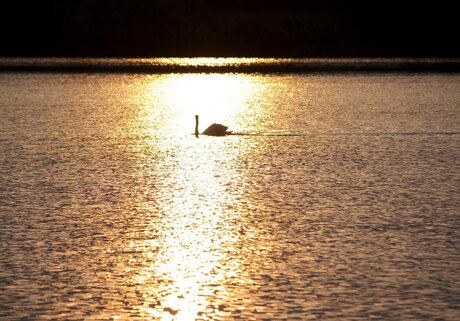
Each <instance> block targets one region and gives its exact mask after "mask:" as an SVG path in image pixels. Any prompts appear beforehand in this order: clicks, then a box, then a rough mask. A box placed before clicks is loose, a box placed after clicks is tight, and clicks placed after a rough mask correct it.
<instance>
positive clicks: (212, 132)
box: [195, 115, 232, 136]
mask: <svg viewBox="0 0 460 321" xmlns="http://www.w3.org/2000/svg"><path fill="white" fill-rule="evenodd" d="M195 119H196V126H195V135H196V136H198V135H199V133H198V115H196V116H195ZM227 129H228V126H224V125H222V124H216V123H214V124H212V125H211V126H209V127H208V128H206V130H205V131H204V132H203V133H202V134H203V135H208V136H225V135H229V134H231V133H232V132H231V131H227Z"/></svg>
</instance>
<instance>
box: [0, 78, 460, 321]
mask: <svg viewBox="0 0 460 321" xmlns="http://www.w3.org/2000/svg"><path fill="white" fill-rule="evenodd" d="M195 114H199V115H200V126H201V128H200V129H201V130H204V129H205V128H206V127H207V126H208V125H210V124H211V123H213V122H219V123H223V124H226V125H228V126H229V130H233V131H234V135H230V136H226V137H207V136H199V137H198V138H197V137H195V136H194V135H193V133H194V127H195V118H194V116H195ZM459 190H460V74H455V73H454V74H439V73H417V74H410V73H321V74H311V73H310V74H286V73H280V74H269V73H266V74H263V73H262V74H244V73H234V74H231V73H221V74H217V73H216V74H212V73H211V74H200V73H196V74H187V73H184V74H155V75H149V74H145V73H142V74H135V73H134V74H123V73H117V74H113V73H0V319H2V320H229V319H242V320H370V319H372V320H374V319H375V320H421V319H423V320H458V319H459V318H460V273H459V268H460V245H459V240H460V213H459V212H460V197H459Z"/></svg>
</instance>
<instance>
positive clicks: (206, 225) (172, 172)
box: [132, 74, 262, 320]
mask: <svg viewBox="0 0 460 321" xmlns="http://www.w3.org/2000/svg"><path fill="white" fill-rule="evenodd" d="M261 94H262V87H261V86H260V85H257V84H256V83H255V82H254V81H253V78H251V76H240V75H220V74H219V75H214V74H211V75H204V74H203V75H195V74H191V75H165V76H159V77H157V78H154V79H153V81H152V82H151V83H150V84H149V85H148V86H147V88H146V90H145V97H144V98H143V99H142V101H143V103H142V105H143V106H142V107H141V110H140V111H139V113H138V118H137V119H136V123H134V124H132V126H133V128H135V129H136V130H138V131H139V136H140V137H144V140H145V141H144V143H143V145H144V147H143V149H144V153H145V155H149V157H151V158H152V159H154V160H155V161H147V160H146V162H144V163H145V164H148V166H144V167H142V168H140V171H141V173H139V175H140V176H142V177H151V178H152V180H154V182H153V183H152V185H154V188H153V189H152V190H151V194H152V198H153V199H154V201H153V202H152V208H151V210H150V213H148V215H147V213H146V224H147V225H148V226H149V228H148V229H147V232H146V236H145V239H144V240H143V241H142V244H139V243H137V244H132V247H133V250H134V249H135V250H139V249H141V251H142V252H143V257H144V262H143V263H142V264H141V269H140V270H139V271H138V273H136V277H135V278H134V280H133V281H132V283H133V284H135V285H136V291H137V292H136V293H138V294H139V296H141V297H143V298H144V301H143V303H142V304H141V305H139V306H138V307H137V308H136V309H137V310H139V312H140V314H141V315H142V316H144V317H146V318H155V319H160V320H195V319H206V318H207V317H206V316H211V315H213V316H216V315H226V313H227V312H226V311H225V304H224V301H225V299H226V293H227V291H228V289H227V282H228V280H229V279H231V278H232V277H235V275H236V274H237V273H238V271H239V270H240V268H239V267H238V264H239V263H238V260H235V259H231V257H232V256H231V253H236V252H238V249H236V246H237V244H238V240H239V237H240V234H239V230H240V229H241V224H242V223H241V218H240V217H239V216H240V214H241V213H240V212H239V211H238V208H237V206H235V204H238V202H239V201H240V198H241V195H242V193H243V191H242V190H241V188H239V187H238V184H240V183H241V182H242V181H243V180H244V179H245V177H244V176H242V173H240V172H239V171H238V170H237V167H235V166H234V164H237V163H238V162H239V161H241V159H244V158H245V157H246V154H247V153H248V152H249V149H250V147H249V146H248V145H247V144H246V143H245V142H244V140H241V139H238V138H237V137H228V138H221V139H219V138H217V139H212V138H209V137H200V139H197V138H196V137H195V136H194V135H192V133H193V129H194V115H195V114H199V115H200V116H201V119H202V120H203V123H205V124H206V123H208V122H209V123H211V122H222V123H228V124H232V129H235V128H238V126H240V127H243V128H244V127H245V126H246V123H245V122H247V121H251V120H254V119H255V117H257V115H258V111H259V112H260V108H259V106H258V105H257V104H255V103H254V97H258V96H259V95H261ZM201 130H204V128H201ZM145 146H147V148H148V149H150V151H148V150H147V151H145V149H146V147H145ZM140 149H142V148H140ZM145 155H144V157H146V156H145ZM146 158H147V157H146ZM229 253H230V254H229ZM240 279H241V276H240ZM242 282H244V280H243V281H242Z"/></svg>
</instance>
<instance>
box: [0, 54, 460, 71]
mask: <svg viewBox="0 0 460 321" xmlns="http://www.w3.org/2000/svg"><path fill="white" fill-rule="evenodd" d="M0 72H84V73H92V72H94V73H104V72H106V73H227V72H235V73H258V72H260V73H309V72H460V58H326V59H325V58H55V57H49V58H44V57H0Z"/></svg>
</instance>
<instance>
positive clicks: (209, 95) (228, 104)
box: [145, 74, 260, 135]
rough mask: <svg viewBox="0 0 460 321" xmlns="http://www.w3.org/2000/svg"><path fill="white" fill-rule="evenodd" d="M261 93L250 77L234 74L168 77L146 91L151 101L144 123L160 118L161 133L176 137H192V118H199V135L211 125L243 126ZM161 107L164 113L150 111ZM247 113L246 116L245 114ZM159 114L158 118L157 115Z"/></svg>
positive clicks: (147, 107) (154, 83)
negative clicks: (256, 96)
mask: <svg viewBox="0 0 460 321" xmlns="http://www.w3.org/2000/svg"><path fill="white" fill-rule="evenodd" d="M257 90H260V85H257V84H256V83H255V82H254V80H253V78H252V77H250V76H243V75H234V74H184V75H168V76H165V77H162V78H160V79H158V80H157V81H153V82H152V84H151V85H150V86H149V88H148V89H147V95H149V96H150V97H151V99H150V101H149V102H148V106H146V110H145V112H146V113H149V116H148V117H147V119H146V120H147V121H148V122H149V123H155V120H156V119H155V118H159V120H160V121H161V124H160V125H163V126H164V127H167V128H163V130H168V131H170V132H171V133H174V134H175V135H179V134H180V135H182V134H184V133H185V132H187V133H193V130H194V125H195V124H194V115H196V114H198V115H200V131H202V130H204V129H205V127H207V126H208V125H210V124H211V123H214V122H216V123H224V124H231V126H232V128H233V129H235V128H236V127H235V126H241V125H243V121H242V120H241V117H243V118H244V117H246V118H247V117H248V116H250V114H251V112H252V111H251V110H250V109H252V108H254V107H257V106H255V104H253V99H254V94H255V91H257ZM152 105H153V106H161V107H163V108H166V110H160V109H158V108H153V109H152V108H151V106H152ZM248 111H249V113H248ZM159 113H161V114H159Z"/></svg>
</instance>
